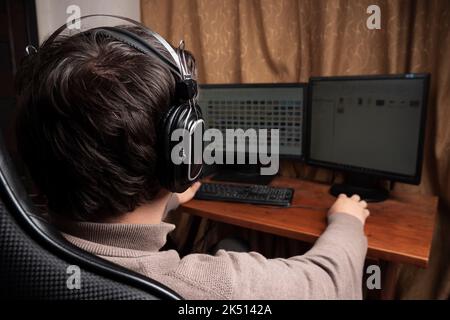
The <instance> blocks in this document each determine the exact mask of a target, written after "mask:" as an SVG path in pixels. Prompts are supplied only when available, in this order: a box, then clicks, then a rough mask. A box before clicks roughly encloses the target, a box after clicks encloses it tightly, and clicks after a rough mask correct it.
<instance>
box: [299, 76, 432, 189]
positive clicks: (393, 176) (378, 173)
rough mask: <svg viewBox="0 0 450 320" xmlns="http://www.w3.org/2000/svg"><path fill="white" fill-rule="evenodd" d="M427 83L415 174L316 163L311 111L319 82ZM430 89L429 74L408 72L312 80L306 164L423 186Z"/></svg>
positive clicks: (308, 104) (310, 83) (330, 163)
mask: <svg viewBox="0 0 450 320" xmlns="http://www.w3.org/2000/svg"><path fill="white" fill-rule="evenodd" d="M396 79H400V80H417V79H423V80H424V91H423V96H422V99H423V107H422V112H421V120H420V128H419V143H418V147H417V153H416V170H415V173H414V174H413V175H405V174H401V173H395V172H389V171H382V170H376V169H370V168H364V167H358V166H352V165H345V164H340V163H335V162H329V161H322V160H316V159H313V158H311V154H310V153H311V152H310V151H311V150H310V147H311V110H312V94H313V92H312V91H313V90H312V87H313V86H312V84H313V83H314V82H317V81H320V82H322V81H354V80H396ZM429 86H430V74H429V73H404V74H386V75H354V76H328V77H311V78H310V79H309V85H308V97H307V100H306V101H307V107H306V123H305V127H306V132H307V133H306V135H305V138H306V139H305V149H304V151H305V152H304V155H305V162H306V163H307V164H308V165H311V166H315V167H322V168H325V169H331V170H338V171H342V172H346V173H355V174H365V175H370V176H374V177H379V178H385V179H388V180H391V181H397V182H404V183H408V184H415V185H418V184H420V181H421V176H422V164H423V157H424V144H425V130H426V121H427V113H428V112H427V110H428V94H429V90H430V88H429Z"/></svg>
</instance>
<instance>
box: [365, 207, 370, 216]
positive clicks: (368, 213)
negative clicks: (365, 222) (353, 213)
mask: <svg viewBox="0 0 450 320" xmlns="http://www.w3.org/2000/svg"><path fill="white" fill-rule="evenodd" d="M364 214H365V215H366V218H367V217H368V216H370V211H369V210H367V209H365V210H364Z"/></svg>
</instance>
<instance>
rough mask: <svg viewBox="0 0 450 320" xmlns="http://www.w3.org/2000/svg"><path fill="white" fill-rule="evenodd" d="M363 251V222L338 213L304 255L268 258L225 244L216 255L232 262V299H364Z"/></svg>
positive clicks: (331, 218) (364, 248) (364, 242)
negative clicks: (227, 248)
mask: <svg viewBox="0 0 450 320" xmlns="http://www.w3.org/2000/svg"><path fill="white" fill-rule="evenodd" d="M366 252H367V239H366V237H365V235H364V228H363V224H362V223H361V222H360V221H359V220H358V219H357V218H355V217H353V216H350V215H348V214H344V213H340V214H334V215H331V216H330V217H329V225H328V228H327V229H326V231H325V232H324V233H323V234H322V236H321V237H320V238H319V239H318V240H317V241H316V243H315V245H314V246H313V248H312V249H311V250H310V251H308V252H307V253H306V254H304V255H302V256H295V257H292V258H289V259H266V258H264V257H263V256H262V255H260V254H258V253H254V252H252V253H233V252H225V251H223V250H221V251H219V252H218V254H217V256H221V257H222V258H225V259H227V260H229V263H230V265H231V266H232V267H231V282H232V283H233V290H232V299H362V273H363V266H364V259H365V256H366Z"/></svg>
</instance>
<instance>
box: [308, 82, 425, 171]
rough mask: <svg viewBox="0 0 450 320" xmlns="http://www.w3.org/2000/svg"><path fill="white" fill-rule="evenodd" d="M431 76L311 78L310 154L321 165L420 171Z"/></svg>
mask: <svg viewBox="0 0 450 320" xmlns="http://www.w3.org/2000/svg"><path fill="white" fill-rule="evenodd" d="M427 85H428V77H427V76H426V75H411V74H408V75H402V76H391V77H359V78H358V77H334V78H333V77H330V78H312V79H311V81H310V106H309V107H310V110H309V113H310V115H309V125H308V127H309V132H308V133H309V143H308V146H309V150H308V154H309V155H308V158H309V160H311V161H312V162H316V163H319V164H324V165H326V164H332V165H338V166H341V167H343V168H348V169H350V168H352V169H365V170H368V171H373V172H379V173H386V174H393V175H400V176H407V177H414V176H416V175H417V174H418V170H420V169H418V167H419V166H420V163H418V162H419V161H420V159H421V156H420V155H419V153H421V150H420V149H421V143H422V141H423V132H422V131H423V126H422V123H423V116H424V114H425V112H424V108H425V105H426V88H427Z"/></svg>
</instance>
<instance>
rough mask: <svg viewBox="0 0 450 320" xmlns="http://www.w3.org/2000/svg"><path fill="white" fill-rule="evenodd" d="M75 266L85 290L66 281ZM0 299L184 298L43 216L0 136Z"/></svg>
mask: <svg viewBox="0 0 450 320" xmlns="http://www.w3.org/2000/svg"><path fill="white" fill-rule="evenodd" d="M71 265H76V266H78V267H79V268H80V270H81V277H80V280H81V282H80V284H81V286H80V289H73V288H72V289H69V287H71V286H68V285H67V284H68V283H70V280H69V277H70V276H71V273H70V272H69V273H68V272H67V270H68V267H69V266H71ZM69 270H70V269H69ZM68 280H69V281H68ZM0 299H41V300H57V299H62V300H78V299H83V300H85V299H96V300H98V299H100V300H104V299H113V300H136V299H144V300H155V299H176V300H178V299H181V297H180V296H179V295H177V294H176V293H174V292H173V291H172V290H170V289H169V288H167V287H165V286H163V285H161V284H159V283H157V282H156V281H153V280H151V279H149V278H146V277H144V276H141V275H139V274H137V273H134V272H132V271H130V270H128V269H125V268H122V267H120V266H118V265H115V264H113V263H110V262H108V261H106V260H104V259H101V258H99V257H96V256H94V255H92V254H89V253H87V252H85V251H83V250H81V249H79V248H78V247H76V246H74V245H72V244H71V243H69V242H67V241H66V240H65V239H64V238H63V237H62V236H61V234H60V233H59V232H58V231H57V230H55V229H54V228H53V227H52V226H51V225H49V224H48V223H46V222H45V220H44V219H42V218H40V217H39V215H38V214H37V210H36V208H35V207H34V206H33V204H32V203H31V201H30V199H29V198H28V196H27V194H26V192H25V188H24V187H23V186H22V183H21V181H20V179H19V177H18V176H17V175H16V172H15V169H14V166H13V163H12V161H11V158H10V157H9V155H8V152H7V150H6V147H5V144H4V142H3V139H2V137H1V135H0Z"/></svg>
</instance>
